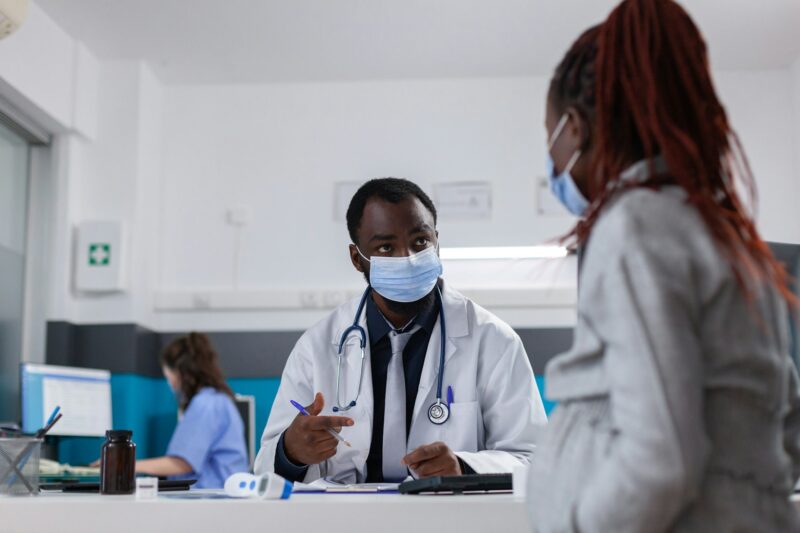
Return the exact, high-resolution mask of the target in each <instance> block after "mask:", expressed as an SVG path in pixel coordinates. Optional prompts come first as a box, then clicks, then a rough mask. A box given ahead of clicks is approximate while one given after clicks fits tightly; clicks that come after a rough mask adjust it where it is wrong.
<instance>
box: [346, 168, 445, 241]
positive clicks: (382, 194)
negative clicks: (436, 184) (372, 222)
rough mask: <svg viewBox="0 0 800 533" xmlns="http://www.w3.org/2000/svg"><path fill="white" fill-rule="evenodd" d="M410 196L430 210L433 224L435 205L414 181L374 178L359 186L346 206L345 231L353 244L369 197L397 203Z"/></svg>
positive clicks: (434, 220) (434, 221)
mask: <svg viewBox="0 0 800 533" xmlns="http://www.w3.org/2000/svg"><path fill="white" fill-rule="evenodd" d="M410 196H416V197H417V198H418V199H419V201H420V202H422V205H424V206H425V208H426V209H427V210H428V211H430V212H431V214H432V215H433V224H434V226H435V225H436V207H435V206H434V205H433V202H432V201H431V199H430V197H429V196H428V195H427V194H425V191H423V190H422V189H421V188H420V187H419V185H417V184H416V183H414V182H412V181H409V180H406V179H402V178H376V179H372V180H369V181H368V182H366V183H365V184H364V185H362V186H361V187H359V189H358V190H357V191H356V193H355V194H354V195H353V198H352V199H351V200H350V206H349V207H348V208H347V231H348V232H349V233H350V239H351V240H352V241H353V244H358V240H357V237H356V232H358V227H359V226H360V225H361V217H363V216H364V207H365V206H366V205H367V202H368V201H369V200H370V198H380V199H381V200H386V201H387V202H390V203H393V204H399V203H400V202H402V201H403V200H405V199H406V198H408V197H410Z"/></svg>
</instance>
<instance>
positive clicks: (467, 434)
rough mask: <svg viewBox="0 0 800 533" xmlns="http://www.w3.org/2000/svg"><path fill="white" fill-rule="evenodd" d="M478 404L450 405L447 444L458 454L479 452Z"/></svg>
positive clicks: (460, 403)
mask: <svg viewBox="0 0 800 533" xmlns="http://www.w3.org/2000/svg"><path fill="white" fill-rule="evenodd" d="M478 414H479V413H478V402H459V403H452V404H450V419H449V420H448V421H447V422H446V423H445V425H446V426H447V427H446V429H445V443H446V444H447V446H448V447H449V448H450V449H451V450H453V451H456V452H477V451H478Z"/></svg>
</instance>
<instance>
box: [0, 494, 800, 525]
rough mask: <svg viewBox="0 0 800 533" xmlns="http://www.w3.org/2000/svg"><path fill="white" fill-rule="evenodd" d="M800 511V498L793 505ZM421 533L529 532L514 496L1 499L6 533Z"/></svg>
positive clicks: (55, 496)
mask: <svg viewBox="0 0 800 533" xmlns="http://www.w3.org/2000/svg"><path fill="white" fill-rule="evenodd" d="M793 501H794V502H795V504H796V505H797V506H798V508H800V496H796V497H794V498H793ZM94 531H103V532H110V531H113V532H114V533H127V532H132V533H133V532H135V533H153V532H159V531H165V532H169V533H181V532H187V533H205V532H222V533H247V532H251V531H252V532H256V531H257V532H259V533H269V532H272V531H276V532H280V533H285V532H286V533H291V532H295V531H297V532H310V533H359V532H362V531H364V532H370V533H373V532H380V533H395V532H397V533H401V532H402V533H409V532H413V533H422V532H427V531H435V532H437V533H442V532H450V531H454V532H458V533H471V532H482V533H483V532H487V531H488V532H490V533H503V532H506V531H509V532H523V533H527V532H529V531H531V527H530V523H529V520H528V516H527V511H526V509H525V504H524V502H522V501H520V500H516V499H514V497H513V496H512V495H510V494H495V495H466V496H402V495H399V494H295V495H293V496H292V497H291V498H290V499H289V500H288V501H259V500H227V499H226V500H221V499H216V500H215V499H202V500H185V499H173V498H169V497H164V496H159V498H158V499H157V500H152V501H140V500H136V498H135V497H134V496H100V495H86V494H58V493H50V494H42V495H40V496H35V497H0V532H2V533H44V532H48V533H49V532H57V533H84V532H94Z"/></svg>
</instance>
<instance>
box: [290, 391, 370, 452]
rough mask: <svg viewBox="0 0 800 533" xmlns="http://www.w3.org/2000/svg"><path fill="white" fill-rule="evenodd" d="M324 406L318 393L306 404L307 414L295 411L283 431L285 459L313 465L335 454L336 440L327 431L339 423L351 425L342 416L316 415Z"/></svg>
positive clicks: (335, 427) (337, 427)
mask: <svg viewBox="0 0 800 533" xmlns="http://www.w3.org/2000/svg"><path fill="white" fill-rule="evenodd" d="M324 406H325V399H324V398H323V397H322V393H319V392H318V393H317V395H316V396H314V403H312V404H311V405H307V406H306V411H308V414H310V415H311V416H305V415H302V414H298V415H297V416H296V417H295V419H294V420H293V421H292V423H291V425H290V426H289V428H288V429H287V430H286V432H285V433H284V434H283V445H284V447H285V451H286V455H287V456H288V458H289V460H291V461H292V462H293V463H295V464H301V465H315V464H319V463H321V462H322V461H325V460H326V459H330V458H331V457H333V456H334V455H336V447H337V446H338V445H339V441H338V440H336V438H335V437H334V436H333V435H331V434H330V432H329V431H328V430H329V429H332V430H334V431H336V432H337V433H338V432H340V431H341V430H342V426H352V425H353V424H354V422H353V419H352V418H348V417H346V416H317V415H319V414H320V413H321V412H322V408H323V407H324Z"/></svg>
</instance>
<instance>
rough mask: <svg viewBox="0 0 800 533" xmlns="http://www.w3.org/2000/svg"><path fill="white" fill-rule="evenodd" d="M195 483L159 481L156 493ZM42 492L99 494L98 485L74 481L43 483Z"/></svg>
mask: <svg viewBox="0 0 800 533" xmlns="http://www.w3.org/2000/svg"><path fill="white" fill-rule="evenodd" d="M195 483H197V480H196V479H159V480H158V492H176V491H181V490H189V488H190V487H191V486H192V485H194V484H195ZM39 488H40V489H42V490H53V491H61V492H92V493H95V492H97V493H99V492H100V483H93V482H86V481H74V482H69V481H66V482H62V483H43V484H41V485H39Z"/></svg>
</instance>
